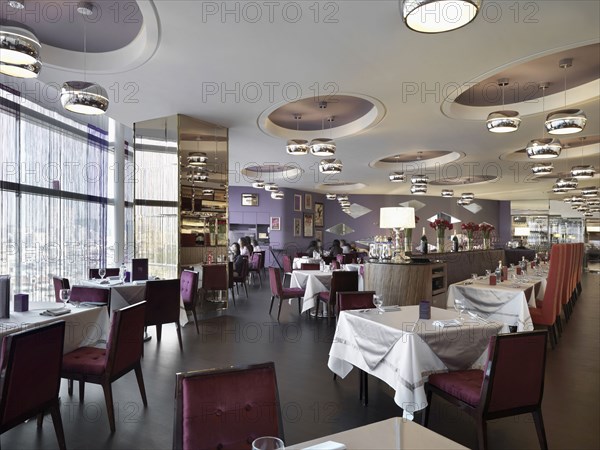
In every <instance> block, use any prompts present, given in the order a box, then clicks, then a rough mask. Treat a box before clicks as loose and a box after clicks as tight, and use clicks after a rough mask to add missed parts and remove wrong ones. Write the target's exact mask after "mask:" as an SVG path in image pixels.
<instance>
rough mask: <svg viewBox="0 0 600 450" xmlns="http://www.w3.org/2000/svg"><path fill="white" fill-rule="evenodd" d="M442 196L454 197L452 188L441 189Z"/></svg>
mask: <svg viewBox="0 0 600 450" xmlns="http://www.w3.org/2000/svg"><path fill="white" fill-rule="evenodd" d="M442 197H446V198H447V197H454V191H453V190H452V189H442Z"/></svg>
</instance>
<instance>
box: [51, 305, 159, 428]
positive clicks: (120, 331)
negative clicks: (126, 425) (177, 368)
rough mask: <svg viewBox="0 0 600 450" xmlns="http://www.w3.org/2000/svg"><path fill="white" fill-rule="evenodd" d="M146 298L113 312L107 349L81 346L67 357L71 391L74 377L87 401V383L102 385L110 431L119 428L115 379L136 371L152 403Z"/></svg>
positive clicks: (66, 374) (65, 365) (64, 371)
mask: <svg viewBox="0 0 600 450" xmlns="http://www.w3.org/2000/svg"><path fill="white" fill-rule="evenodd" d="M145 317H146V302H140V303H136V304H134V305H131V306H127V307H126V308H122V309H117V310H115V311H114V312H113V315H112V320H111V326H110V333H109V336H108V341H107V343H106V349H102V348H96V347H80V348H78V349H77V350H74V351H72V352H70V353H67V354H66V355H64V357H63V367H62V374H61V376H62V377H63V378H67V379H68V380H69V395H72V394H73V382H72V381H73V380H78V381H79V401H80V402H81V403H83V397H84V393H85V383H86V382H87V383H94V384H100V385H102V389H103V390H104V399H105V401H106V411H107V414H108V421H109V423H110V431H111V432H113V433H114V431H115V413H114V408H113V398H112V388H111V383H112V382H113V381H116V380H118V379H119V378H121V377H122V376H123V375H125V374H126V373H129V372H131V371H132V370H134V371H135V376H136V378H137V382H138V386H139V388H140V393H141V395H142V401H143V403H144V406H146V407H147V406H148V401H147V400H146V389H145V388H144V378H143V375H142V367H141V365H140V359H141V357H142V344H143V340H144V320H145Z"/></svg>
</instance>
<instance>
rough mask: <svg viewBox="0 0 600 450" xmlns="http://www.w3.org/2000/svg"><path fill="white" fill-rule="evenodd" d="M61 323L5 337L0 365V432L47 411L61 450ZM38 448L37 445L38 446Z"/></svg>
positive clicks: (40, 415) (63, 442)
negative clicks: (59, 396) (59, 398)
mask: <svg viewBox="0 0 600 450" xmlns="http://www.w3.org/2000/svg"><path fill="white" fill-rule="evenodd" d="M64 336H65V322H64V321H62V320H61V321H59V322H54V323H51V324H50V325H45V326H41V327H35V328H32V329H30V330H26V331H22V332H20V333H14V334H9V335H7V336H5V337H4V340H3V342H2V356H1V363H0V373H1V376H0V433H4V432H5V431H8V430H10V429H11V428H14V427H15V426H17V425H19V424H22V423H23V422H25V420H27V419H30V418H31V417H34V416H36V415H37V416H38V422H37V424H38V427H41V426H42V422H43V421H42V418H43V416H42V415H43V414H44V412H46V411H50V414H51V415H52V423H53V424H54V431H55V433H56V439H57V440H58V445H59V447H60V448H61V449H65V448H66V446H65V435H64V432H63V425H62V418H61V416H60V407H59V403H58V392H59V390H60V370H61V366H62V353H63V343H64ZM38 445H39V443H38Z"/></svg>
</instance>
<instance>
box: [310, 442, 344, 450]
mask: <svg viewBox="0 0 600 450" xmlns="http://www.w3.org/2000/svg"><path fill="white" fill-rule="evenodd" d="M304 450H346V446H345V445H344V444H340V443H339V442H335V441H327V442H322V443H320V444H316V445H311V446H310V447H304Z"/></svg>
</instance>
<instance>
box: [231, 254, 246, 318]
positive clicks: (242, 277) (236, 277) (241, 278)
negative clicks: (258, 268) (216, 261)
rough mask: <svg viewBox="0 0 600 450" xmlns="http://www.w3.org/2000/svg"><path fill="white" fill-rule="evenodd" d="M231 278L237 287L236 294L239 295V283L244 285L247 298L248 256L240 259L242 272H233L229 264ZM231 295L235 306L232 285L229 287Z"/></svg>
mask: <svg viewBox="0 0 600 450" xmlns="http://www.w3.org/2000/svg"><path fill="white" fill-rule="evenodd" d="M231 266H232V267H231V268H230V270H231V274H232V275H231V280H232V282H233V284H234V285H235V287H236V289H237V293H238V295H240V284H241V285H243V286H244V291H246V298H248V273H249V267H248V258H243V261H242V273H240V274H238V275H235V273H234V272H233V264H231ZM231 295H232V297H233V304H234V306H235V295H234V293H233V286H232V287H231Z"/></svg>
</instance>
